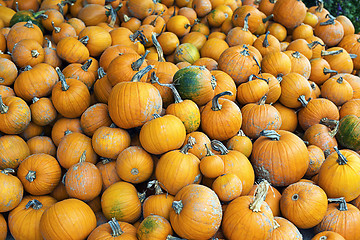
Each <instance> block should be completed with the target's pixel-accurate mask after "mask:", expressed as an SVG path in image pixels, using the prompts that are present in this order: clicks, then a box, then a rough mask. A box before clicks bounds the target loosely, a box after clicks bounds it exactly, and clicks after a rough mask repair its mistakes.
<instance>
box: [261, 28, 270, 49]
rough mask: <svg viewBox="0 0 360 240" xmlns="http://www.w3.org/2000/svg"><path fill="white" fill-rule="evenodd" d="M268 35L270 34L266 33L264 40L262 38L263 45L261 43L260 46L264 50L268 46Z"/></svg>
mask: <svg viewBox="0 0 360 240" xmlns="http://www.w3.org/2000/svg"><path fill="white" fill-rule="evenodd" d="M269 33H270V32H269V31H267V32H266V34H265V38H264V41H263V43H262V46H263V47H264V48H267V47H269V46H270V44H269V40H268V36H269Z"/></svg>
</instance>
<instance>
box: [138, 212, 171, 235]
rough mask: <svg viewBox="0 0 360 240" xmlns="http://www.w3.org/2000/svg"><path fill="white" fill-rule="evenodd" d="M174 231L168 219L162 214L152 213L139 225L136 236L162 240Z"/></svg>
mask: <svg viewBox="0 0 360 240" xmlns="http://www.w3.org/2000/svg"><path fill="white" fill-rule="evenodd" d="M172 233H173V231H172V228H171V225H170V223H169V221H168V220H166V219H165V218H163V217H161V216H157V215H150V216H148V217H146V218H145V219H144V220H143V221H142V222H141V223H140V225H139V227H138V228H137V231H136V236H137V238H138V239H139V240H150V239H153V240H160V239H164V238H166V237H167V236H168V235H171V234H172Z"/></svg>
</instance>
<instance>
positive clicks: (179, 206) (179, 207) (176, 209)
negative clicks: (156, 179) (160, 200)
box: [172, 200, 184, 214]
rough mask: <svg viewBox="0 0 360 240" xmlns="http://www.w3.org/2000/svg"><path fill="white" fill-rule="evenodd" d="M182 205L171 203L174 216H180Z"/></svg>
mask: <svg viewBox="0 0 360 240" xmlns="http://www.w3.org/2000/svg"><path fill="white" fill-rule="evenodd" d="M183 207H184V205H183V203H182V201H181V200H180V201H173V203H172V208H173V209H174V211H175V213H176V214H180V213H181V211H182V209H183Z"/></svg>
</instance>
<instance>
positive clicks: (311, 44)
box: [307, 41, 325, 49]
mask: <svg viewBox="0 0 360 240" xmlns="http://www.w3.org/2000/svg"><path fill="white" fill-rule="evenodd" d="M317 45H320V46H323V47H325V45H324V44H322V43H321V42H319V41H313V42H311V43H308V44H307V46H308V47H309V48H310V49H314V48H315V47H316V46H317Z"/></svg>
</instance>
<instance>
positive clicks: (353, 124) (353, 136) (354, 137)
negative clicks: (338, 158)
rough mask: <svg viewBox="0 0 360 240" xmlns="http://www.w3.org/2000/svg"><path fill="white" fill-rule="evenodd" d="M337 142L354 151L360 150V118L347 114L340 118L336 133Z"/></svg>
mask: <svg viewBox="0 0 360 240" xmlns="http://www.w3.org/2000/svg"><path fill="white" fill-rule="evenodd" d="M336 139H337V140H338V142H339V144H340V145H341V146H343V147H345V148H349V149H352V150H354V151H359V150H360V119H359V118H358V117H357V116H355V115H347V116H345V117H343V118H342V119H341V120H340V123H339V130H338V132H337V134H336Z"/></svg>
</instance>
